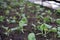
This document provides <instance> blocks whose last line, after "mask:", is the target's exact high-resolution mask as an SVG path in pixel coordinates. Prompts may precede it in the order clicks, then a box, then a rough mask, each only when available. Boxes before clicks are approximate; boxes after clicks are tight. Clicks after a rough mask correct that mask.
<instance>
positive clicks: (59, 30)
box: [57, 27, 60, 38]
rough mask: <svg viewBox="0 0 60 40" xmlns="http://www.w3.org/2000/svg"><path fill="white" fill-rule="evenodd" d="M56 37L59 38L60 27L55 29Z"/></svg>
mask: <svg viewBox="0 0 60 40" xmlns="http://www.w3.org/2000/svg"><path fill="white" fill-rule="evenodd" d="M57 35H58V36H57V37H58V38H60V27H57Z"/></svg>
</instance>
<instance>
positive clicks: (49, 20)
mask: <svg viewBox="0 0 60 40" xmlns="http://www.w3.org/2000/svg"><path fill="white" fill-rule="evenodd" d="M43 20H44V22H45V23H49V22H51V19H50V17H49V16H47V17H44V18H43Z"/></svg>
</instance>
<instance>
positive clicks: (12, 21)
mask: <svg viewBox="0 0 60 40" xmlns="http://www.w3.org/2000/svg"><path fill="white" fill-rule="evenodd" d="M7 22H8V23H16V20H15V19H7Z"/></svg>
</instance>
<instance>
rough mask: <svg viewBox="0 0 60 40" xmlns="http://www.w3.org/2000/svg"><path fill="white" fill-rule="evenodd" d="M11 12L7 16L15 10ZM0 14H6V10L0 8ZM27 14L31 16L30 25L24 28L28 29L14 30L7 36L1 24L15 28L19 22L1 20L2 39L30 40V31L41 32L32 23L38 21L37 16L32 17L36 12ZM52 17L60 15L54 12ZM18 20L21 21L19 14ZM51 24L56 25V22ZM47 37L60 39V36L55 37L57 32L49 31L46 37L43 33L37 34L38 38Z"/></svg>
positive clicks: (38, 39)
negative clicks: (22, 30)
mask: <svg viewBox="0 0 60 40" xmlns="http://www.w3.org/2000/svg"><path fill="white" fill-rule="evenodd" d="M26 10H27V9H26ZM18 11H19V10H18ZM25 12H26V13H29V12H27V11H25ZM10 13H11V14H10V15H9V16H7V17H10V16H13V15H14V13H13V12H10ZM0 15H3V16H6V15H4V11H3V10H0ZM27 15H29V16H30V17H31V18H28V25H27V26H25V27H24V29H26V30H24V33H22V32H18V31H14V32H11V33H10V34H9V36H7V35H5V34H3V33H4V29H2V28H1V26H2V25H4V26H5V27H9V28H13V27H16V26H18V23H11V24H9V23H8V22H6V21H4V22H0V40H28V38H27V37H28V34H29V33H31V32H34V33H35V34H36V33H39V32H40V31H39V30H34V29H32V27H33V26H32V25H31V24H32V23H34V24H36V21H37V20H38V19H37V18H32V17H34V16H35V14H32V13H29V14H27ZM14 16H15V15H14ZM52 17H55V18H57V17H58V16H55V14H54V16H53V15H52ZM59 17H60V16H59ZM17 20H18V21H19V16H17ZM50 25H52V26H56V24H55V23H51V24H50ZM47 39H48V40H60V39H59V38H57V37H55V33H49V34H48V35H47V38H45V37H43V36H41V35H36V40H47Z"/></svg>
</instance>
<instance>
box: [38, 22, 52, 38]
mask: <svg viewBox="0 0 60 40" xmlns="http://www.w3.org/2000/svg"><path fill="white" fill-rule="evenodd" d="M37 28H38V30H40V31H41V32H42V33H40V34H42V35H43V36H44V37H46V34H47V33H48V32H50V30H49V29H51V28H52V26H50V25H48V24H45V23H44V24H42V25H39V26H37Z"/></svg>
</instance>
